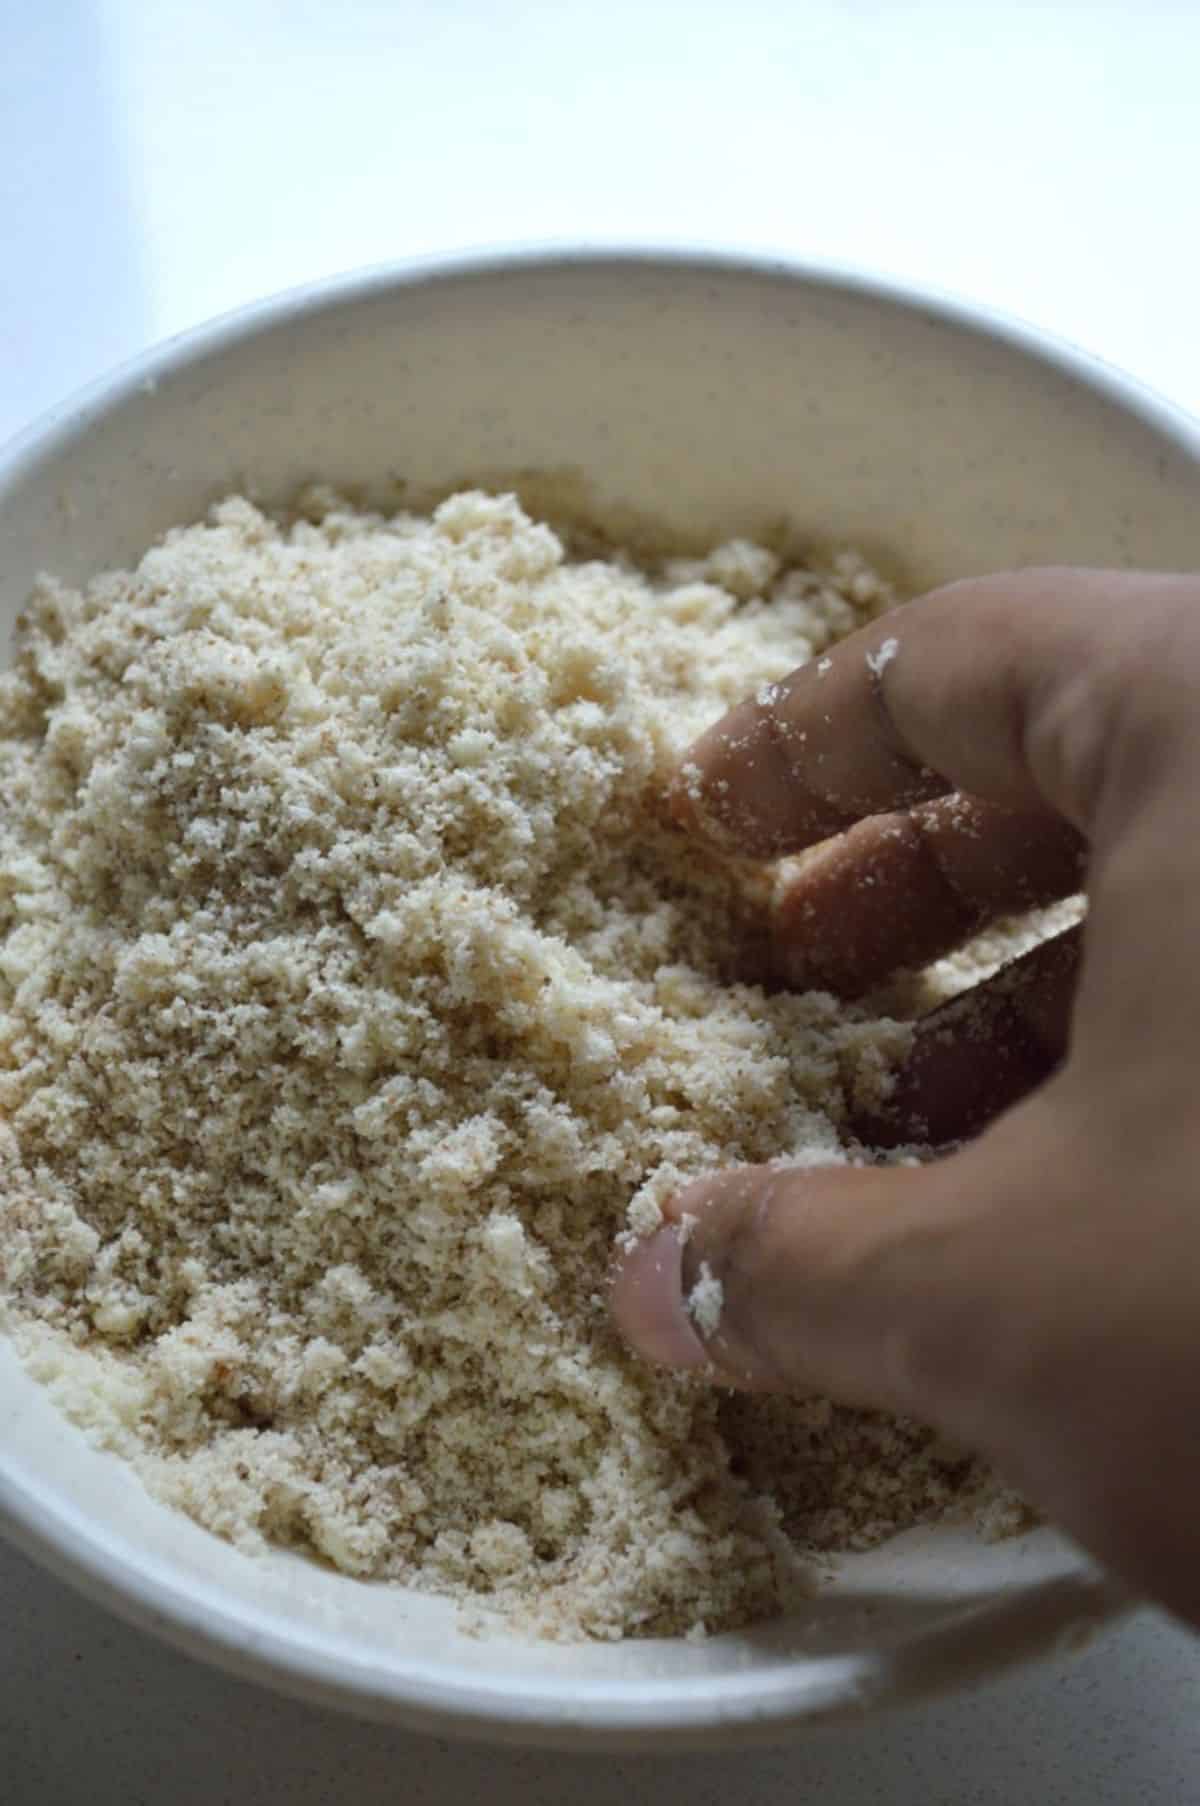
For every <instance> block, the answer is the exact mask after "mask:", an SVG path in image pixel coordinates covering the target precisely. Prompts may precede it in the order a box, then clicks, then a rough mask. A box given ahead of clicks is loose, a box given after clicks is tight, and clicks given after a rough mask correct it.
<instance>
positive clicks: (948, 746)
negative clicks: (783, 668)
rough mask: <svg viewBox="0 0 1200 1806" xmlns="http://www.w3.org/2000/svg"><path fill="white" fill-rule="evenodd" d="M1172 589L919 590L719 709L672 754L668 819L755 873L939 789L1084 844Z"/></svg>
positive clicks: (1159, 581)
mask: <svg viewBox="0 0 1200 1806" xmlns="http://www.w3.org/2000/svg"><path fill="white" fill-rule="evenodd" d="M1180 582H1181V580H1180V579H1179V578H1176V577H1173V576H1169V575H1146V574H1144V573H1141V574H1139V573H1126V572H1112V571H1087V570H1059V569H1048V570H1030V571H1019V572H1015V573H1012V574H1011V575H1008V576H998V577H983V578H974V579H968V580H966V581H964V582H962V583H955V584H951V585H949V586H948V587H947V588H945V589H941V590H935V591H933V592H932V593H931V594H930V595H927V596H924V597H921V598H920V599H918V600H917V601H915V602H910V603H908V604H906V605H905V606H904V607H902V608H899V609H895V610H893V611H892V612H891V613H890V614H888V615H886V616H884V617H883V618H882V619H881V620H879V621H876V622H874V623H872V625H871V626H870V627H867V628H864V629H863V630H862V631H861V632H860V633H856V634H853V635H852V636H851V637H850V638H849V639H846V640H843V641H842V643H841V644H840V645H839V646H837V647H835V648H834V649H833V650H832V651H831V652H830V653H828V654H827V655H826V656H825V657H823V658H820V659H817V660H815V661H814V662H812V663H810V664H807V665H804V666H802V667H801V668H800V669H799V670H798V671H795V672H793V673H792V675H791V676H790V677H788V678H785V679H784V680H783V681H782V682H781V683H778V684H769V685H765V686H764V687H763V689H762V690H760V691H759V693H758V694H757V695H756V696H754V697H751V698H749V699H748V700H747V701H746V702H743V703H741V704H739V705H738V707H736V708H734V709H732V710H731V711H730V713H729V714H727V715H726V716H724V718H723V719H722V720H721V721H719V722H718V723H717V724H716V726H715V727H713V728H710V729H709V731H708V732H707V733H706V734H704V735H703V736H702V737H701V738H700V739H699V740H698V741H697V742H696V743H695V745H694V746H693V747H692V749H691V751H690V752H689V753H688V755H687V757H686V759H685V761H684V763H683V765H682V767H681V769H680V772H679V774H678V777H677V778H676V780H675V784H674V787H673V790H672V796H671V801H672V807H673V810H674V812H675V814H676V816H677V818H678V819H679V820H680V821H681V822H682V823H683V824H684V825H687V826H690V827H693V828H696V829H698V830H700V831H702V832H707V833H709V834H710V835H711V836H712V837H713V838H714V839H716V840H718V841H720V842H722V843H723V844H725V845H727V846H732V847H735V848H736V849H737V850H738V851H739V852H742V853H747V854H750V855H751V856H754V857H758V858H774V857H776V856H778V855H780V854H783V853H791V852H798V851H800V850H801V849H802V848H804V847H807V846H811V845H813V844H814V843H815V842H817V841H819V840H824V839H826V838H828V837H829V836H830V835H832V834H836V833H839V832H840V831H842V830H843V829H845V828H847V827H849V826H850V825H851V824H852V823H854V822H856V821H859V820H861V819H862V818H863V817H864V816H867V815H875V814H881V813H884V812H887V811H892V810H897V809H906V808H910V807H912V806H913V805H914V804H917V803H923V802H929V801H931V800H933V799H934V798H935V797H939V796H944V795H946V794H948V793H949V792H950V791H954V790H959V791H964V792H967V793H969V794H971V795H974V796H977V797H980V798H982V799H984V800H985V801H987V802H991V803H996V804H999V805H1001V806H1002V807H1005V808H1011V809H1026V810H1030V809H1037V808H1050V809H1053V810H1056V811H1057V812H1058V813H1060V814H1062V815H1064V816H1065V817H1066V818H1067V820H1068V821H1070V822H1071V823H1072V824H1073V825H1074V826H1075V827H1076V828H1078V829H1079V830H1080V831H1081V832H1083V833H1086V832H1087V831H1088V828H1089V826H1090V822H1091V816H1092V812H1093V806H1094V803H1095V799H1096V793H1097V789H1098V785H1099V781H1100V778H1101V775H1102V762H1103V759H1104V756H1105V754H1106V752H1107V751H1108V742H1107V739H1106V732H1105V730H1106V726H1107V723H1108V721H1109V719H1110V718H1111V716H1112V715H1113V713H1114V709H1115V705H1116V703H1117V701H1119V694H1118V692H1120V691H1123V689H1125V688H1127V687H1128V674H1129V671H1130V670H1131V669H1132V668H1133V664H1132V662H1131V661H1132V660H1135V659H1136V657H1137V654H1138V653H1139V652H1140V650H1141V642H1140V639H1139V635H1140V636H1143V637H1144V636H1145V635H1146V634H1147V633H1148V632H1150V631H1152V629H1153V623H1154V621H1155V619H1156V617H1158V616H1159V611H1158V610H1156V609H1155V608H1153V607H1151V606H1149V604H1151V603H1153V602H1155V601H1158V600H1162V601H1163V602H1166V603H1168V604H1169V603H1170V602H1171V601H1172V599H1173V598H1172V589H1173V586H1177V585H1179V584H1180ZM1064 727H1069V728H1071V729H1074V730H1076V731H1072V732H1066V731H1062V730H1063V728H1064Z"/></svg>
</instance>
